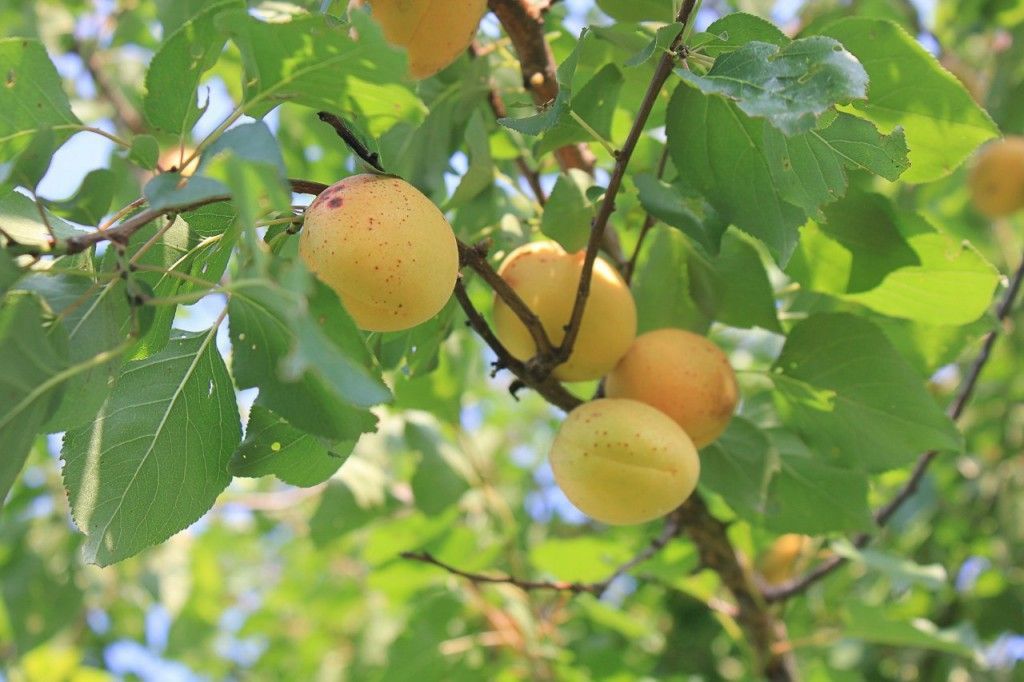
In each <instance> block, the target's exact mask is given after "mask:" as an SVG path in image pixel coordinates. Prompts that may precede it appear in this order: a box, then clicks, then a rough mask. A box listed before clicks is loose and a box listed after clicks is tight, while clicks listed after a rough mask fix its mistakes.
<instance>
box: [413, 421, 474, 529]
mask: <svg viewBox="0 0 1024 682" xmlns="http://www.w3.org/2000/svg"><path fill="white" fill-rule="evenodd" d="M405 442H406V443H407V444H408V445H409V447H411V448H413V449H414V450H416V451H417V452H419V454H420V461H419V464H417V466H416V473H415V474H414V475H413V477H412V481H410V483H411V485H412V495H413V499H414V500H416V508H417V509H419V510H421V511H422V512H423V513H424V514H427V515H428V516H435V515H437V514H440V513H441V512H443V511H444V510H445V509H447V508H448V507H450V506H452V505H453V504H456V503H458V501H459V500H460V499H462V496H463V495H464V494H465V493H466V491H467V490H469V484H468V483H467V482H466V479H465V478H463V477H462V476H460V475H459V474H458V473H456V472H455V470H454V469H452V466H451V464H450V463H449V461H448V458H447V457H446V456H445V454H444V453H443V452H442V450H443V448H444V443H443V442H442V441H441V439H440V438H438V434H436V433H435V432H433V431H431V430H430V429H428V428H426V427H425V426H423V425H421V424H417V423H415V422H407V423H406V426H405Z"/></svg>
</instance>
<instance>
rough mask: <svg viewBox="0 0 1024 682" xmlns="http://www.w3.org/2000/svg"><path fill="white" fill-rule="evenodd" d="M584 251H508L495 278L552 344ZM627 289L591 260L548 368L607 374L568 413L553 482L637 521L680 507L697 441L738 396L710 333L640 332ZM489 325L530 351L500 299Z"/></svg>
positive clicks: (567, 376) (524, 356) (601, 515)
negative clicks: (576, 319) (571, 336)
mask: <svg viewBox="0 0 1024 682" xmlns="http://www.w3.org/2000/svg"><path fill="white" fill-rule="evenodd" d="M584 257H585V253H584V252H583V251H580V252H578V253H567V252H566V251H565V250H564V249H563V248H562V247H561V246H559V245H558V244H557V243H555V242H552V241H542V242H534V243H530V244H526V245H524V246H521V247H519V248H517V249H515V250H514V251H512V252H511V253H510V254H509V255H508V256H507V257H506V258H505V260H504V262H503V263H502V265H501V267H500V268H499V270H498V274H499V275H501V277H502V278H504V280H505V281H506V282H507V283H508V284H509V285H510V286H511V288H512V289H513V290H514V291H515V292H516V293H517V294H518V295H519V297H520V298H522V299H523V302H524V303H526V304H527V305H528V306H529V307H530V309H531V310H532V311H533V312H534V313H535V314H536V316H537V317H538V319H539V320H540V323H541V325H542V326H543V327H544V330H545V332H546V333H547V335H548V338H549V340H550V341H551V343H552V344H553V345H555V346H557V345H559V344H560V343H561V342H562V340H563V338H564V336H565V330H566V327H567V325H568V324H569V322H570V318H571V315H572V309H573V304H574V302H575V300H576V293H577V291H578V288H579V282H580V277H581V275H582V272H583V262H584ZM636 325H637V316H636V305H635V303H634V301H633V297H632V294H631V293H630V291H629V286H628V285H627V284H626V282H625V281H624V280H623V279H622V277H621V276H620V275H619V274H618V272H616V270H615V269H614V268H613V267H612V266H611V265H609V264H608V263H607V262H606V261H604V260H602V259H600V258H598V259H597V260H596V261H595V263H594V270H593V275H592V278H591V282H590V290H589V295H588V297H587V303H586V307H585V308H584V313H583V317H582V321H581V323H580V327H579V333H578V336H577V339H576V343H575V344H574V345H573V347H572V352H571V353H570V355H569V358H568V359H567V360H566V361H565V362H564V363H563V364H561V365H559V366H557V367H556V368H555V369H554V371H553V374H554V376H555V377H556V378H558V379H560V380H562V381H583V380H592V379H599V378H601V377H604V380H605V383H604V387H605V394H606V396H607V398H605V399H600V400H594V401H591V402H588V403H585V404H583V405H582V406H581V407H578V408H577V409H575V410H573V411H572V412H571V413H570V414H569V416H568V417H567V418H566V420H565V422H564V423H563V424H562V426H561V428H560V429H559V432H558V435H557V437H556V438H555V441H554V443H553V444H552V448H551V468H552V470H553V471H554V475H555V481H556V482H557V483H558V485H559V487H560V488H561V489H562V490H563V491H564V492H565V494H566V496H567V497H568V498H569V500H570V501H571V502H572V503H573V504H575V505H576V506H577V507H579V508H580V509H581V510H582V511H584V512H585V513H586V514H588V515H589V516H591V517H593V518H595V519H598V520H600V521H603V522H605V523H611V524H627V523H641V522H643V521H648V520H650V519H653V518H657V517H658V516H662V515H664V514H666V513H668V512H669V511H671V510H672V509H674V508H676V507H677V506H679V505H680V504H681V503H682V502H683V501H684V500H685V499H686V498H687V497H688V496H689V495H690V494H691V493H692V492H693V490H694V488H695V486H696V484H697V476H698V473H699V471H700V463H699V461H698V459H697V448H701V447H704V446H705V445H707V444H709V443H711V442H712V441H714V440H715V439H716V438H718V436H720V435H721V434H722V432H723V431H724V430H725V427H726V426H727V425H728V423H729V420H730V419H731V417H732V413H733V411H734V410H735V409H736V403H737V401H738V397H739V391H738V388H737V385H736V377H735V374H734V373H733V371H732V367H731V366H730V365H729V360H728V358H727V357H726V355H725V353H723V352H722V351H721V350H720V349H719V348H718V347H717V346H716V345H715V344H714V343H712V342H711V341H709V340H708V339H706V338H704V337H703V336H700V335H698V334H694V333H692V332H688V331H684V330H681V329H659V330H656V331H652V332H648V333H646V334H642V335H641V336H639V337H637V336H636ZM494 326H495V330H496V332H497V335H498V338H499V340H500V341H501V342H502V343H503V344H504V345H505V347H506V348H507V349H508V350H509V352H510V353H512V355H514V356H515V357H517V358H519V359H520V360H528V359H530V358H532V357H534V356H535V355H536V354H537V347H536V344H535V343H534V340H533V337H532V336H531V335H530V333H529V330H528V329H527V327H526V325H525V324H523V322H522V321H521V320H520V319H519V317H518V316H517V315H516V314H515V312H514V311H513V310H512V309H511V308H510V307H509V306H508V305H507V304H506V302H505V301H504V300H502V299H501V298H499V297H495V300H494Z"/></svg>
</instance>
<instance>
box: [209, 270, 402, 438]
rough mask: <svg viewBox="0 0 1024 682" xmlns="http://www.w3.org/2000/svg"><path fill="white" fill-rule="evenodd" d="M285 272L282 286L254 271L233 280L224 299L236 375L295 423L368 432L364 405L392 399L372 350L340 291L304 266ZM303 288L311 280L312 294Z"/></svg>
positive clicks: (331, 432)
mask: <svg viewBox="0 0 1024 682" xmlns="http://www.w3.org/2000/svg"><path fill="white" fill-rule="evenodd" d="M294 267H295V269H293V270H291V271H290V272H286V273H283V274H282V275H281V276H279V277H278V282H281V283H286V282H288V279H289V278H290V279H292V280H294V281H295V282H297V284H294V285H291V286H293V287H294V288H286V287H285V286H282V285H280V284H275V283H274V282H272V281H270V280H265V279H258V278H253V277H248V278H243V279H241V280H236V281H235V282H234V283H233V285H232V296H231V301H230V304H229V315H230V321H231V341H232V345H233V348H234V353H233V359H234V365H233V369H234V374H235V379H236V380H237V382H238V384H239V386H240V387H241V388H250V387H257V386H258V387H259V388H260V393H261V398H262V401H263V402H264V403H265V404H266V405H267V407H269V408H270V409H272V410H274V411H275V412H277V413H278V414H280V415H281V416H283V417H284V418H285V419H287V420H288V421H289V422H290V423H291V424H292V425H293V426H296V427H298V428H300V429H302V430H305V431H309V432H310V433H315V434H318V435H321V436H324V437H326V438H330V439H332V440H336V441H345V440H355V439H356V438H358V436H359V434H361V433H363V432H366V431H371V430H373V428H374V425H375V424H376V421H377V420H376V418H375V417H374V416H373V415H372V414H371V413H369V412H368V411H366V410H365V409H362V408H366V407H369V406H371V405H377V404H379V403H382V402H385V401H387V400H388V399H389V398H390V392H389V391H388V389H387V387H386V386H384V384H383V383H381V381H380V379H379V378H377V377H376V376H375V375H374V373H373V372H371V370H370V369H368V367H369V353H368V352H367V350H366V347H365V345H364V344H363V340H362V337H361V335H360V334H359V331H358V330H357V329H356V327H355V323H354V322H352V319H351V318H350V317H349V315H348V313H347V312H345V309H344V308H343V307H342V306H341V303H340V302H339V301H338V298H337V296H335V295H334V293H333V292H332V291H331V290H330V289H328V288H327V287H326V286H325V285H323V284H321V283H319V282H316V281H313V280H312V278H311V277H310V275H309V274H308V273H306V272H305V271H304V270H299V269H297V268H298V266H294ZM306 286H313V287H314V289H313V291H312V294H311V296H310V297H309V298H308V299H307V298H306V295H305V289H304V287H306Z"/></svg>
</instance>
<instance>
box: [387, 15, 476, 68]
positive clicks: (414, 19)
mask: <svg viewBox="0 0 1024 682" xmlns="http://www.w3.org/2000/svg"><path fill="white" fill-rule="evenodd" d="M369 4H370V7H371V9H372V10H373V18H374V19H376V20H377V22H378V23H379V24H380V26H381V28H382V29H383V30H384V37H385V38H387V40H388V42H390V43H392V44H393V45H398V46H400V47H404V48H405V49H406V50H407V52H408V55H409V73H410V74H412V76H413V78H427V77H428V76H433V75H434V74H435V73H437V72H438V71H440V70H441V69H443V68H444V67H446V66H448V65H449V64H451V63H452V62H454V61H455V60H456V59H457V58H458V56H459V55H460V54H462V53H463V52H464V51H465V50H466V48H467V47H469V44H470V43H471V42H473V36H475V35H476V29H477V26H478V25H479V24H480V18H481V17H483V15H484V12H485V11H486V10H487V0H369Z"/></svg>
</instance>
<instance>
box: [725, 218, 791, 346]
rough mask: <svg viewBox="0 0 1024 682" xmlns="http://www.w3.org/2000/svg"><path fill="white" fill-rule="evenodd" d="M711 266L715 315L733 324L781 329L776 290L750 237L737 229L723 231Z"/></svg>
mask: <svg viewBox="0 0 1024 682" xmlns="http://www.w3.org/2000/svg"><path fill="white" fill-rule="evenodd" d="M713 267H714V269H715V273H716V277H715V293H716V298H717V310H716V313H715V319H717V320H719V321H720V322H723V323H725V324H728V325H731V326H733V327H743V328H751V327H760V328H762V329H767V330H768V331H773V332H781V331H782V328H781V327H780V326H779V319H778V316H777V315H776V311H775V292H774V290H773V289H772V284H771V281H770V280H769V279H768V273H767V271H766V270H765V268H764V262H763V261H762V260H761V255H760V253H758V250H757V247H756V246H755V242H754V240H753V239H752V238H751V237H749V236H747V235H746V234H744V233H742V232H739V231H738V230H729V231H728V232H726V233H725V236H724V237H723V238H722V246H721V250H720V252H719V254H718V257H717V258H715V260H714V266H713Z"/></svg>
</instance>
